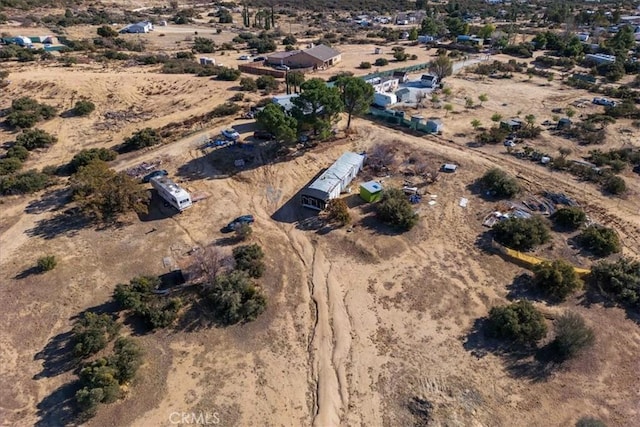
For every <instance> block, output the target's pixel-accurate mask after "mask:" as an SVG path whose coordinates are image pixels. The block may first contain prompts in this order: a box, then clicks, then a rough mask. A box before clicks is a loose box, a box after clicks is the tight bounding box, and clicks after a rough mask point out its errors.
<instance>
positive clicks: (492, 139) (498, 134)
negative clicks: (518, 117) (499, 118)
mask: <svg viewBox="0 0 640 427" xmlns="http://www.w3.org/2000/svg"><path fill="white" fill-rule="evenodd" d="M508 135H509V131H508V130H507V129H504V128H501V127H499V126H493V127H491V128H490V129H489V130H488V131H483V132H481V133H479V134H478V135H476V142H477V143H478V144H482V145H484V144H499V143H501V142H503V141H504V140H505V138H506V137H507V136H508Z"/></svg>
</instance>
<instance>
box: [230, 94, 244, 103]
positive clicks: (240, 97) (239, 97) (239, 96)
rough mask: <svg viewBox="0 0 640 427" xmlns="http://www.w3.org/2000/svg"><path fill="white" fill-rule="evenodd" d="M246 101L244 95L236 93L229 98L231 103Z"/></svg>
mask: <svg viewBox="0 0 640 427" xmlns="http://www.w3.org/2000/svg"><path fill="white" fill-rule="evenodd" d="M243 99H244V93H234V94H233V96H232V97H231V98H229V101H231V102H240V101H242V100H243Z"/></svg>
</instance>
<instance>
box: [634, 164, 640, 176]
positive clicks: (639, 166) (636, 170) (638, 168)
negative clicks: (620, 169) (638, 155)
mask: <svg viewBox="0 0 640 427" xmlns="http://www.w3.org/2000/svg"><path fill="white" fill-rule="evenodd" d="M633 171H634V172H635V173H638V174H640V165H635V166H634V167H633Z"/></svg>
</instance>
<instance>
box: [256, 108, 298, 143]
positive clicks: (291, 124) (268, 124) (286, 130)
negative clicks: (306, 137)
mask: <svg viewBox="0 0 640 427" xmlns="http://www.w3.org/2000/svg"><path fill="white" fill-rule="evenodd" d="M256 122H257V123H258V125H260V127H262V128H264V129H266V130H268V131H269V132H271V133H273V135H274V136H275V137H276V139H277V140H278V141H283V142H285V143H287V144H289V143H292V142H295V140H296V133H297V127H298V122H297V121H296V119H294V118H293V117H291V116H288V115H287V114H285V112H284V111H283V110H282V108H280V107H279V106H278V105H276V104H273V103H271V104H267V106H266V107H264V109H263V110H262V111H260V112H259V113H258V114H257V115H256Z"/></svg>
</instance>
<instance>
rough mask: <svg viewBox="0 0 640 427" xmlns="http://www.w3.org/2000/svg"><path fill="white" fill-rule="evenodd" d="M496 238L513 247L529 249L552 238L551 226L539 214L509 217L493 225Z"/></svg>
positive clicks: (520, 249) (521, 249)
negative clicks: (526, 216) (527, 216)
mask: <svg viewBox="0 0 640 427" xmlns="http://www.w3.org/2000/svg"><path fill="white" fill-rule="evenodd" d="M493 237H494V239H495V240H496V241H497V242H499V243H501V244H503V245H505V246H507V247H509V248H512V249H516V250H519V251H528V250H530V249H533V248H534V247H536V246H538V245H541V244H543V243H546V242H548V241H549V239H550V235H549V227H548V226H547V224H546V222H545V221H544V219H542V218H541V217H539V216H533V217H531V218H509V219H506V220H503V221H500V222H498V223H497V224H496V225H494V226H493Z"/></svg>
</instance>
